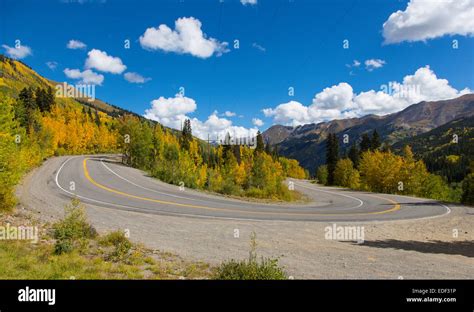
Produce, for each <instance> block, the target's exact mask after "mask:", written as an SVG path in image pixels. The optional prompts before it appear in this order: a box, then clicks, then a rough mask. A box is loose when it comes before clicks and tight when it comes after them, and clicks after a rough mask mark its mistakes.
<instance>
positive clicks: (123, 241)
mask: <svg viewBox="0 0 474 312" xmlns="http://www.w3.org/2000/svg"><path fill="white" fill-rule="evenodd" d="M2 221H4V220H2ZM10 221H12V220H11V218H10ZM16 222H19V223H21V225H24V224H25V223H27V222H29V221H28V220H26V219H24V218H20V217H18V216H17V217H16ZM2 223H3V222H2ZM36 226H41V235H40V239H39V241H38V242H37V243H32V242H31V241H26V240H0V279H207V278H211V277H212V276H213V271H212V268H211V267H210V266H209V265H208V264H206V263H203V262H189V261H184V260H183V259H181V258H179V257H178V256H175V255H172V254H170V253H165V252H160V251H151V250H149V249H146V248H145V247H143V246H141V245H138V244H134V243H132V242H131V241H130V240H129V239H128V238H127V236H126V234H125V232H124V231H121V230H117V231H113V232H109V233H107V234H104V235H98V234H97V231H96V230H95V229H94V228H93V227H92V226H91V225H90V224H89V223H88V222H87V219H86V215H85V211H84V207H83V206H82V205H81V204H80V203H79V201H77V200H73V201H72V203H71V204H70V205H69V206H67V207H66V210H65V217H64V219H62V220H60V221H58V222H57V223H55V224H52V225H38V224H37V225H36Z"/></svg>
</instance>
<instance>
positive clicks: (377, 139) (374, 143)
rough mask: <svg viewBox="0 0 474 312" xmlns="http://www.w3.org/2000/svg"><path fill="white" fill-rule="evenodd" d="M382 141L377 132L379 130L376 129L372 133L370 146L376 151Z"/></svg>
mask: <svg viewBox="0 0 474 312" xmlns="http://www.w3.org/2000/svg"><path fill="white" fill-rule="evenodd" d="M381 144H382V143H381V142H380V136H379V134H378V132H377V130H376V129H375V130H374V132H373V133H372V140H371V141H370V148H371V149H372V150H373V151H375V150H377V149H379V147H380V145H381Z"/></svg>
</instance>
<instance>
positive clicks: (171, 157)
mask: <svg viewBox="0 0 474 312" xmlns="http://www.w3.org/2000/svg"><path fill="white" fill-rule="evenodd" d="M120 133H121V134H122V136H123V137H124V138H125V140H126V141H124V143H123V144H122V148H123V154H124V155H125V156H126V157H125V159H124V162H125V163H126V164H127V165H130V166H134V167H137V168H140V169H143V170H146V171H148V172H150V174H151V175H152V176H154V177H156V178H159V179H160V180H162V181H165V182H167V183H172V184H176V185H182V186H184V187H189V188H197V189H203V190H208V191H211V192H217V193H221V194H226V195H235V196H247V197H255V198H262V199H265V198H268V199H276V200H287V201H291V200H294V199H295V198H298V196H297V194H296V193H295V191H292V190H289V188H288V186H286V185H285V184H284V180H285V179H286V178H287V177H292V178H300V179H301V178H305V177H306V175H307V173H306V172H305V170H304V169H303V168H301V167H300V166H299V164H298V162H297V161H296V160H290V159H286V158H283V157H279V156H278V154H277V152H276V151H275V150H273V151H270V150H269V148H268V147H265V144H264V142H263V138H262V135H261V134H260V133H258V134H257V137H256V147H255V148H254V149H252V148H250V147H248V146H244V145H223V144H222V145H218V146H211V145H209V144H207V143H206V142H203V141H200V140H198V139H196V138H194V137H193V136H192V130H191V124H190V121H189V120H186V121H185V123H184V127H183V130H182V131H181V132H180V133H179V134H178V135H177V134H175V133H174V132H173V131H171V130H169V129H166V128H164V127H162V126H161V125H159V124H152V123H150V122H149V121H146V120H139V119H138V118H136V117H133V116H125V117H124V118H123V119H122V120H121V126H120ZM127 139H128V141H127ZM227 140H229V141H230V136H228V139H227ZM227 140H226V141H227Z"/></svg>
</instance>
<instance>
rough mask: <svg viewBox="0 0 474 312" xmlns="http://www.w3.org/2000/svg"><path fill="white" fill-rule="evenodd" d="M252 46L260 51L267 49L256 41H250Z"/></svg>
mask: <svg viewBox="0 0 474 312" xmlns="http://www.w3.org/2000/svg"><path fill="white" fill-rule="evenodd" d="M252 47H253V48H255V49H257V50H260V51H262V52H266V51H267V49H265V48H264V47H262V46H261V45H259V44H258V43H256V42H254V43H252Z"/></svg>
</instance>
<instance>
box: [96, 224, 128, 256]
mask: <svg viewBox="0 0 474 312" xmlns="http://www.w3.org/2000/svg"><path fill="white" fill-rule="evenodd" d="M99 244H100V245H102V246H106V247H114V248H113V250H112V252H111V253H109V254H107V255H106V260H110V261H115V262H117V261H123V260H126V259H127V258H128V256H129V255H130V250H131V249H132V243H131V242H130V240H129V239H128V238H127V237H126V236H125V233H124V232H122V231H114V232H111V233H109V234H107V235H106V236H104V237H103V238H101V239H100V240H99Z"/></svg>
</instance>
